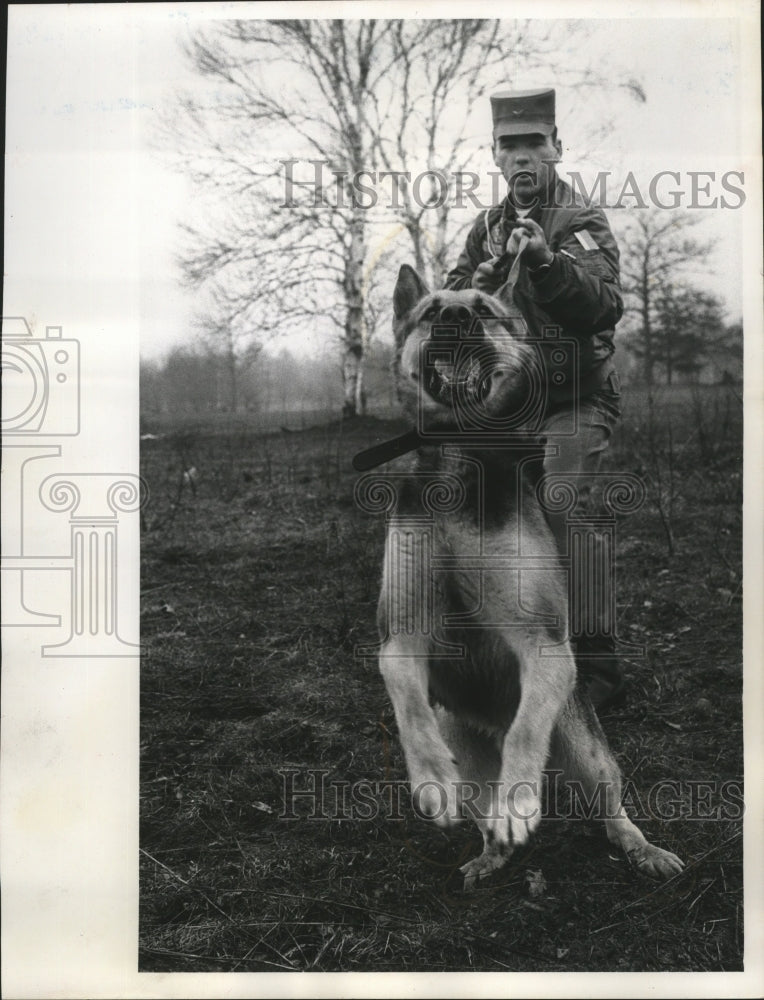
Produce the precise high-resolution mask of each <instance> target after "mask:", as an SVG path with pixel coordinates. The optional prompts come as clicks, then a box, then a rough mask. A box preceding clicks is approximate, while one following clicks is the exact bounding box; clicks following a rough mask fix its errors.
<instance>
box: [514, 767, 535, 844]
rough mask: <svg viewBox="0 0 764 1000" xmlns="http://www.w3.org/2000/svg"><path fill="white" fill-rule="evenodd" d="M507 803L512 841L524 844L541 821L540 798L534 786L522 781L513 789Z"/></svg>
mask: <svg viewBox="0 0 764 1000" xmlns="http://www.w3.org/2000/svg"><path fill="white" fill-rule="evenodd" d="M508 805H509V827H510V830H511V831H512V843H513V844H524V843H525V842H526V841H527V840H528V837H529V836H530V835H531V834H532V833H533V832H534V830H535V829H536V827H537V826H538V825H539V823H540V822H541V800H540V799H539V797H538V794H537V792H536V790H535V788H534V786H532V785H531V784H529V783H528V782H525V781H523V782H520V783H519V784H518V786H517V787H516V788H514V789H513V791H512V793H511V795H510V801H509V803H508Z"/></svg>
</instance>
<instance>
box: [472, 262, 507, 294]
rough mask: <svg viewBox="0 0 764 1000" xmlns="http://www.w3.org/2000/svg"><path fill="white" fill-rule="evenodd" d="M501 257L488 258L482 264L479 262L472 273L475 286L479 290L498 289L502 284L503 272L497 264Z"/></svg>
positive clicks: (489, 290) (490, 290) (473, 285)
mask: <svg viewBox="0 0 764 1000" xmlns="http://www.w3.org/2000/svg"><path fill="white" fill-rule="evenodd" d="M500 259H501V258H500V257H494V258H493V259H492V260H486V261H483V263H482V264H478V266H477V267H476V268H475V272H474V274H473V275H472V287H473V288H477V290H478V291H479V292H488V293H490V292H495V291H496V289H497V288H498V287H499V285H500V284H501V272H500V271H499V270H498V268H497V267H496V266H495V265H496V264H497V262H498V261H499V260H500Z"/></svg>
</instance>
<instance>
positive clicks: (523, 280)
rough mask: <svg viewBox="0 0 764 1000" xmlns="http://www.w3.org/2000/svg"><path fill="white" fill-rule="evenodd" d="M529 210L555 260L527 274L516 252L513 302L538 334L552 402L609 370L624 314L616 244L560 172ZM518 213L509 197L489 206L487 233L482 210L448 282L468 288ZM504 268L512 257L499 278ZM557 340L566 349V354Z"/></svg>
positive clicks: (589, 386) (591, 386)
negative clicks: (517, 262) (549, 190)
mask: <svg viewBox="0 0 764 1000" xmlns="http://www.w3.org/2000/svg"><path fill="white" fill-rule="evenodd" d="M528 216H529V218H531V219H533V220H534V221H535V222H537V223H538V224H539V225H540V226H541V228H542V229H543V231H544V234H545V236H546V240H547V244H548V246H549V249H550V250H551V251H552V253H553V254H554V261H553V262H552V264H551V266H550V268H549V269H548V270H547V271H544V272H542V273H541V274H540V275H532V274H531V273H530V272H529V270H528V268H527V267H526V266H525V265H524V263H523V261H522V258H521V264H520V273H519V275H518V279H517V284H516V285H515V291H514V298H515V304H516V305H517V307H518V308H519V309H520V311H521V313H522V314H523V317H524V318H525V321H526V323H527V325H528V328H529V331H530V336H531V338H532V339H534V340H536V339H538V340H539V343H540V347H541V351H542V355H543V357H544V362H545V366H546V374H547V391H548V398H549V399H550V401H551V402H552V403H555V402H564V401H566V400H569V399H571V398H573V397H574V396H575V395H576V394H577V395H578V396H579V398H584V397H585V396H587V395H589V394H591V393H592V392H594V391H596V390H597V389H598V388H600V387H601V386H602V385H603V384H604V383H605V382H606V381H607V379H608V377H609V376H610V374H611V373H612V372H613V371H614V366H613V362H612V360H611V356H612V354H613V351H614V349H615V348H614V345H613V335H614V332H615V325H616V323H617V322H618V320H619V319H620V318H621V315H622V313H623V299H622V297H621V288H620V281H619V271H618V259H619V254H618V246H617V244H616V242H615V239H614V238H613V234H612V232H611V231H610V226H609V225H608V222H607V219H606V218H605V213H604V212H603V211H602V209H600V208H596V207H594V206H591V205H588V204H587V203H586V202H585V201H584V200H583V199H582V198H581V197H580V196H578V195H577V194H576V193H575V192H574V191H573V189H572V188H571V187H570V186H569V185H568V184H566V183H565V182H564V181H562V180H560V179H559V178H556V181H555V186H554V190H553V197H547V198H545V199H544V200H543V202H540V204H539V205H537V206H536V207H535V208H533V209H532V210H531V211H530V212H529V213H528ZM516 220H517V214H516V211H515V208H514V206H513V205H512V203H511V202H510V200H509V198H506V199H505V200H504V201H503V202H502V203H501V204H499V205H495V206H494V207H493V208H491V209H489V210H488V213H487V223H488V230H489V235H490V239H489V235H487V233H486V213H485V212H483V213H482V214H481V215H480V216H478V218H477V220H476V221H475V223H474V225H473V227H472V229H471V230H470V232H469V234H468V236H467V242H466V245H465V247H464V250H463V251H462V253H461V255H460V257H459V260H458V261H457V263H456V267H455V268H454V269H453V270H452V271H450V272H449V274H448V277H447V278H446V285H445V287H446V288H450V289H460V288H470V287H471V284H472V275H473V274H474V272H475V270H476V268H477V266H478V265H479V264H482V263H483V261H486V260H490V259H491V258H493V257H497V256H500V255H501V254H503V253H504V248H505V246H506V243H507V239H508V238H509V236H510V234H511V231H512V222H514V221H516ZM576 233H579V234H580V237H579V236H576ZM508 272H509V263H507V265H506V270H505V273H504V274H502V282H503V281H504V280H506V276H507V273H508ZM555 339H557V340H558V343H557V345H555V343H554V341H555ZM566 340H567V341H568V342H569V345H568V349H567V350H565V346H566V345H565V343H564V342H565V341H566ZM571 341H573V342H575V346H574V347H571V346H570V342H571ZM560 347H562V348H563V352H564V353H565V355H566V356H565V358H564V359H563V360H561V357H562V355H561V354H560V350H559V348H560ZM552 356H554V360H553V359H552ZM576 383H577V386H578V391H577V393H576V389H575V384H576Z"/></svg>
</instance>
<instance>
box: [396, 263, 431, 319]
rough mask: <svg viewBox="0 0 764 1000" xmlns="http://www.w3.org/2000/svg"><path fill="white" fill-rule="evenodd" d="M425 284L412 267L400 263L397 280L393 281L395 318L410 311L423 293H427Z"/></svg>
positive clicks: (421, 297) (399, 317) (422, 296)
mask: <svg viewBox="0 0 764 1000" xmlns="http://www.w3.org/2000/svg"><path fill="white" fill-rule="evenodd" d="M429 294H430V292H429V289H428V288H427V285H425V283H424V282H423V281H422V279H421V278H420V277H419V275H418V274H417V273H416V271H415V270H414V268H413V267H409V265H408V264H401V269H400V271H399V272H398V280H397V281H396V283H395V291H394V292H393V313H394V315H395V318H396V319H401V318H402V317H403V316H405V315H407V313H410V312H411V310H412V309H413V308H414V306H415V305H416V304H417V302H420V301H421V300H422V299H423V298H424V297H425V295H429Z"/></svg>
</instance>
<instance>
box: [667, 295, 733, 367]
mask: <svg viewBox="0 0 764 1000" xmlns="http://www.w3.org/2000/svg"><path fill="white" fill-rule="evenodd" d="M655 332H656V360H657V361H658V362H659V363H660V364H661V366H662V368H663V370H664V372H665V375H666V382H667V383H668V385H671V384H672V383H673V381H674V379H675V377H676V376H677V375H680V376H681V375H683V376H686V377H689V378H690V379H692V380H693V381H697V379H698V377H699V375H700V373H701V372H702V370H703V369H704V368H705V367H706V365H707V364H708V363H709V361H711V359H712V355H713V354H714V353H715V352H716V349H717V345H718V344H719V342H720V340H722V339H723V337H724V334H725V327H724V306H723V303H722V301H721V299H719V298H718V297H717V296H715V295H711V294H709V293H708V292H705V291H702V290H701V289H698V288H693V287H692V286H690V285H687V284H683V285H676V284H667V285H666V286H665V287H664V288H662V289H661V293H660V295H659V297H658V301H657V304H656V331H655Z"/></svg>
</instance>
